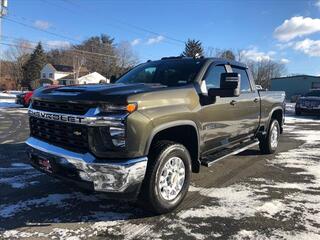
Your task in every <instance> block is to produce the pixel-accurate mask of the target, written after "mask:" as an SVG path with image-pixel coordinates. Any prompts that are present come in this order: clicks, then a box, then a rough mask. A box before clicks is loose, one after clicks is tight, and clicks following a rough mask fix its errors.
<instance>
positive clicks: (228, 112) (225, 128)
mask: <svg viewBox="0 0 320 240" xmlns="http://www.w3.org/2000/svg"><path fill="white" fill-rule="evenodd" d="M225 72H232V69H231V66H229V65H224V64H216V63H213V64H211V66H209V67H208V70H207V72H206V73H205V75H204V77H203V80H202V83H204V82H205V84H206V88H207V89H209V88H219V87H220V76H221V74H222V73H225ZM237 101H238V100H237V97H225V98H220V97H216V101H215V102H210V101H209V103H205V104H202V107H201V109H200V111H199V120H200V123H201V131H200V135H201V140H202V144H201V148H202V152H204V153H210V152H211V151H214V150H216V149H217V148H219V147H222V146H226V145H228V144H229V143H230V142H231V141H232V140H233V139H234V138H236V137H237V135H238V134H239V132H240V129H239V120H240V119H239V117H240V115H239V114H238V113H237V109H238V106H237V105H234V104H233V103H234V102H237Z"/></svg>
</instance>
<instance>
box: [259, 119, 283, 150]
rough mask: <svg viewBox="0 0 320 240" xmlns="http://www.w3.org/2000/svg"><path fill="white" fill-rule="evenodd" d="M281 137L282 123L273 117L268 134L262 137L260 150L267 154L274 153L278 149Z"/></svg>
mask: <svg viewBox="0 0 320 240" xmlns="http://www.w3.org/2000/svg"><path fill="white" fill-rule="evenodd" d="M279 137H280V125H279V122H278V121H277V120H276V119H272V121H271V123H270V127H269V130H268V134H267V136H266V137H265V138H261V139H260V143H259V147H260V151H261V152H262V153H265V154H271V153H274V152H275V151H276V150H277V147H278V143H279Z"/></svg>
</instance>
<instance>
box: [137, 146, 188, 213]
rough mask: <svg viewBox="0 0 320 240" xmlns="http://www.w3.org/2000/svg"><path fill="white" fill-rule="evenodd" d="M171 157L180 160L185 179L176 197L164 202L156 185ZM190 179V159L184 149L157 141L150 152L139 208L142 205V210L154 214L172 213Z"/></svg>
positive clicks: (184, 193) (184, 194)
mask: <svg viewBox="0 0 320 240" xmlns="http://www.w3.org/2000/svg"><path fill="white" fill-rule="evenodd" d="M172 157H178V158H180V159H181V160H182V162H183V164H184V167H185V178H184V183H183V185H182V188H181V190H180V192H179V193H178V195H177V196H176V197H175V198H174V199H172V200H166V199H165V198H164V197H163V196H162V193H161V189H159V185H158V184H159V181H160V176H161V173H162V170H163V168H164V166H165V164H166V163H167V162H168V161H169V159H172ZM190 177H191V157H190V154H189V152H188V150H187V149H186V147H185V146H183V145H181V144H178V143H175V142H171V141H159V142H158V143H157V144H155V146H154V147H152V148H151V150H150V155H149V163H148V167H147V171H146V176H145V179H144V182H143V184H142V188H141V192H140V196H139V200H138V201H139V202H140V206H141V205H142V204H141V203H143V206H142V207H143V208H147V209H148V210H151V211H152V212H154V213H156V214H163V213H167V212H171V211H173V210H174V209H175V208H177V207H178V206H179V204H180V203H181V202H182V200H183V199H184V197H185V196H186V194H187V192H188V189H189V185H190Z"/></svg>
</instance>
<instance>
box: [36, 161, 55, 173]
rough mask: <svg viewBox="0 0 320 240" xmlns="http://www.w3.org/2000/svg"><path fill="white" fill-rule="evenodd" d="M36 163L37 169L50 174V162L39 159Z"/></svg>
mask: <svg viewBox="0 0 320 240" xmlns="http://www.w3.org/2000/svg"><path fill="white" fill-rule="evenodd" d="M38 163H39V167H40V168H41V169H42V170H44V171H46V172H49V173H52V167H51V164H50V161H49V160H47V159H41V158H40V159H39V160H38Z"/></svg>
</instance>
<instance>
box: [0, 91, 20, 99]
mask: <svg viewBox="0 0 320 240" xmlns="http://www.w3.org/2000/svg"><path fill="white" fill-rule="evenodd" d="M20 93H21V92H9V93H4V92H0V98H16V96H17V95H18V94H20Z"/></svg>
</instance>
